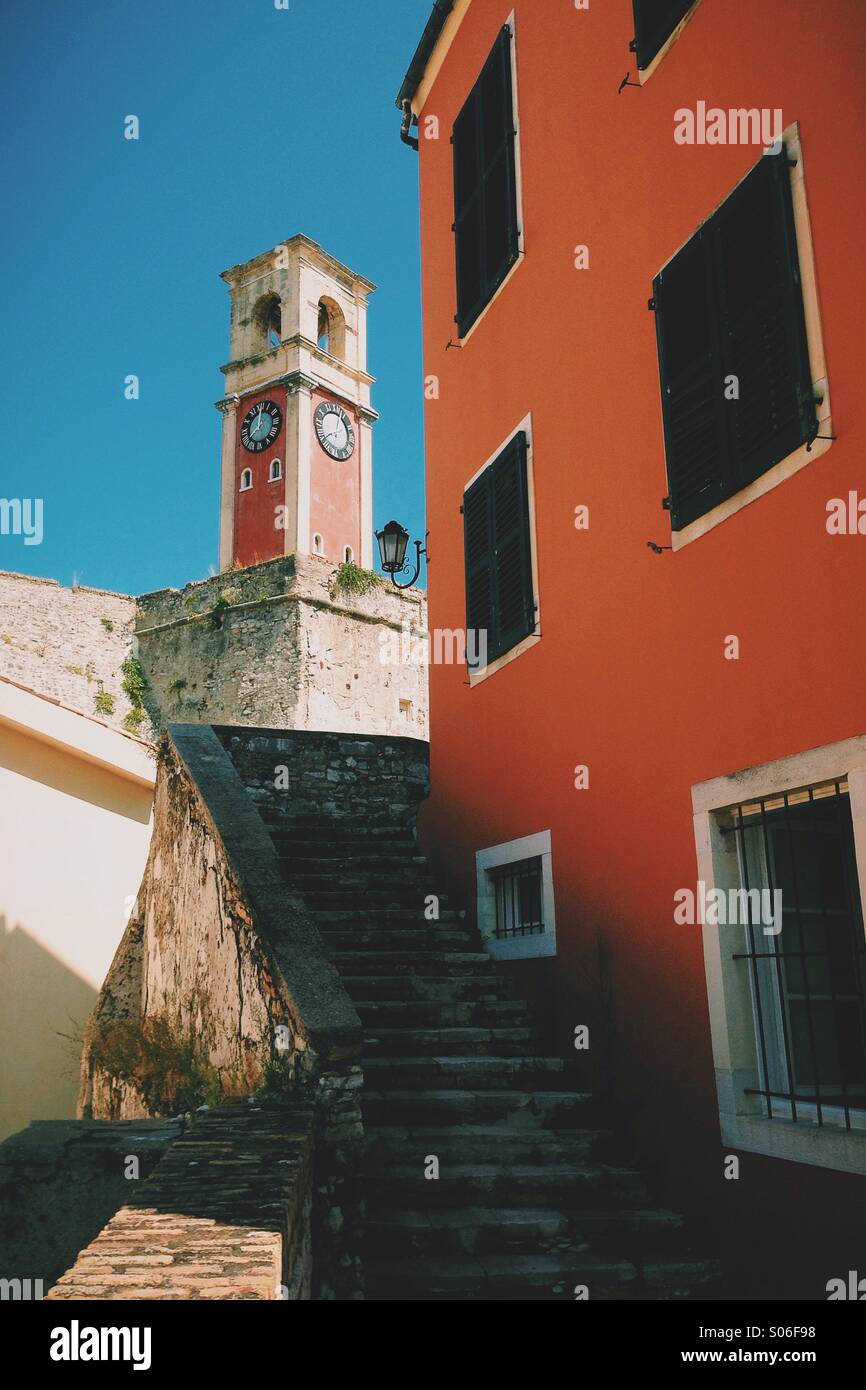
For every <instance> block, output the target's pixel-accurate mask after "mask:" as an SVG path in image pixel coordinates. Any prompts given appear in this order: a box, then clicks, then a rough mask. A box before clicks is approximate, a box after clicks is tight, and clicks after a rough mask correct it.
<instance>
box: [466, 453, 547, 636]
mask: <svg viewBox="0 0 866 1390" xmlns="http://www.w3.org/2000/svg"><path fill="white" fill-rule="evenodd" d="M526 455H527V441H526V434H525V433H524V432H523V431H522V430H521V431H520V432H519V433H518V434H517V435H515V437H514V439H512V440H511V442H510V443H509V444H508V445H507V446H506V448H505V449H504V450H503V451H502V453H501V454H500V455H499V457H498V458H497V459H496V460H495V462H494V463H492V464H491V465H490V467H489V468H487V469H485V470H484V472H483V473H482V474H481V476H480V478H478V479H477V480H476V481H475V482H474V483H473V484H472V486H471V487H470V488H469V489H468V490H467V492H466V494H465V496H464V499H463V528H464V547H465V556H466V626H467V629H468V630H470V631H472V632H479V631H485V632H486V633H487V659H488V661H495V660H496V658H497V657H498V656H502V654H503V653H504V652H507V651H510V650H511V648H512V647H514V646H516V645H517V643H518V642H520V641H521V640H522V639H523V638H524V637H526V636H527V635H528V634H529V633H531V632H533V631H534V630H535V595H534V590H533V583H532V552H531V544H530V528H529V492H528V484H527V464H526ZM467 646H470V648H471V644H470V642H469V640H468V638H467Z"/></svg>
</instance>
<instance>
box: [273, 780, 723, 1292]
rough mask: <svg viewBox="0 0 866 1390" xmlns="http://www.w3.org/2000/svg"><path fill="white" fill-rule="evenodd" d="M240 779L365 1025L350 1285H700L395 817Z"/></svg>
mask: <svg viewBox="0 0 866 1390" xmlns="http://www.w3.org/2000/svg"><path fill="white" fill-rule="evenodd" d="M278 760H279V759H278ZM332 766H333V764H332ZM248 785H249V782H248ZM253 792H254V795H255V798H256V804H257V806H258V809H259V812H260V814H261V816H262V818H263V820H264V822H265V824H266V825H267V827H268V829H269V831H270V833H271V836H272V839H273V841H274V844H275V847H276V849H277V853H278V857H279V860H280V865H281V870H282V872H283V875H284V877H285V880H286V882H287V884H288V885H290V886H291V888H292V889H293V890H294V891H295V892H297V893H298V894H299V895H300V896H302V897H303V899H304V901H305V903H306V906H307V908H308V909H309V911H310V912H311V914H312V915H313V917H314V918H315V920H316V922H317V924H318V927H319V929H320V931H321V933H322V935H323V937H324V939H325V941H326V943H327V946H328V949H329V951H330V953H331V956H332V959H333V961H334V963H335V964H336V966H337V968H338V969H339V971H340V974H341V976H342V979H343V982H344V984H345V986H346V989H347V990H348V992H349V994H350V995H351V997H352V999H353V1000H354V1002H355V1005H356V1008H357V1010H358V1013H359V1015H360V1017H361V1020H362V1023H363V1025H364V1030H365V1045H364V1053H363V1067H364V1074H365V1092H364V1095H365V1101H364V1119H365V1132H366V1170H365V1190H366V1205H367V1222H368V1225H367V1246H366V1253H365V1269H366V1285H367V1297H368V1298H372V1299H381V1300H387V1301H400V1300H433V1299H435V1300H451V1301H467V1300H487V1301H498V1300H520V1301H523V1300H545V1299H568V1300H573V1299H575V1298H576V1297H579V1296H581V1295H580V1294H579V1293H578V1288H579V1286H584V1287H585V1288H586V1291H587V1294H588V1297H589V1298H591V1299H606V1300H612V1299H615V1300H653V1299H688V1298H712V1297H714V1296H716V1282H717V1279H718V1267H717V1264H716V1262H715V1261H713V1260H709V1259H704V1258H699V1257H697V1256H695V1255H694V1254H692V1253H691V1252H690V1249H689V1245H688V1240H687V1235H686V1232H685V1230H684V1227H683V1222H682V1219H681V1218H680V1217H679V1216H678V1215H677V1214H676V1213H674V1212H670V1211H664V1210H660V1209H658V1208H657V1207H655V1206H654V1204H653V1202H652V1199H651V1197H650V1195H649V1192H648V1190H647V1187H646V1184H645V1181H644V1178H643V1177H642V1175H641V1173H640V1172H639V1171H638V1170H637V1169H636V1168H635V1167H634V1166H633V1165H631V1164H630V1163H628V1162H624V1161H623V1160H622V1158H621V1157H620V1155H619V1153H618V1149H617V1145H616V1143H615V1140H614V1137H613V1135H612V1134H611V1133H610V1132H609V1131H608V1130H607V1129H605V1127H604V1123H603V1120H602V1118H601V1117H600V1115H599V1112H598V1109H597V1107H596V1105H595V1104H594V1102H593V1098H592V1097H591V1096H590V1095H586V1094H583V1093H581V1092H579V1091H576V1090H574V1089H573V1088H572V1085H571V1082H570V1077H569V1072H568V1071H567V1069H566V1065H565V1063H564V1062H563V1060H562V1059H560V1058H558V1057H549V1056H544V1055H541V1054H540V1052H539V1049H538V1046H537V1041H536V1035H535V1031H534V1029H533V1026H532V1024H531V1021H530V1017H529V1013H528V1009H527V1006H526V1005H525V1004H524V1002H523V1001H521V1000H516V999H513V998H509V997H508V993H507V990H506V987H505V982H504V980H503V979H502V977H501V976H500V975H499V974H498V973H497V968H496V965H495V963H494V962H493V961H492V959H491V958H490V956H489V955H488V954H487V953H486V952H485V951H484V950H483V948H482V944H481V940H480V938H479V936H478V935H477V934H476V932H475V931H474V930H471V929H470V928H469V926H468V925H467V923H466V921H465V920H464V914H463V913H462V912H461V911H459V910H457V909H456V908H455V907H454V906H453V905H452V904H450V903H449V902H448V900H447V898H446V897H445V896H444V895H442V894H438V901H439V916H438V920H436V921H427V920H425V906H424V905H425V899H426V898H427V897H428V895H431V894H433V893H435V892H436V887H435V884H434V883H433V880H432V876H431V871H430V867H429V865H428V863H427V861H426V859H425V858H424V857H423V856H422V855H420V854H419V853H418V847H417V843H416V840H415V836H414V830H413V829H412V827H411V825H410V824H409V823H407V819H406V817H405V816H403V815H400V814H398V815H396V816H395V817H394V818H393V819H392V820H388V819H383V818H382V815H381V814H377V815H376V816H372V815H370V814H362V813H361V808H360V806H359V810H358V812H357V813H356V818H354V819H353V818H352V817H348V816H346V814H345V812H343V813H342V814H341V815H340V816H332V815H311V814H302V815H298V814H297V813H293V814H292V815H290V816H287V815H286V813H285V809H284V804H283V803H282V802H281V799H280V794H279V793H277V792H272V793H271V794H270V795H267V793H266V791H265V783H264V782H263V781H261V780H259V781H258V783H257V786H256V787H255V788H254V789H253ZM433 1159H435V1160H438V1177H430V1176H427V1174H428V1173H429V1172H430V1171H431V1169H432V1168H433V1166H434V1165H433V1164H432V1162H431V1160H433ZM587 1294H584V1295H582V1296H587Z"/></svg>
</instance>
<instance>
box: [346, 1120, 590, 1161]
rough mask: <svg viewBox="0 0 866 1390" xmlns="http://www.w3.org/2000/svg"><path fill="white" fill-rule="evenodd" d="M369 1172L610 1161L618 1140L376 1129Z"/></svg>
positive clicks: (475, 1128)
mask: <svg viewBox="0 0 866 1390" xmlns="http://www.w3.org/2000/svg"><path fill="white" fill-rule="evenodd" d="M365 1141H366V1146H365V1152H366V1164H367V1168H368V1169H370V1170H372V1169H373V1168H377V1169H380V1168H383V1167H388V1166H391V1165H393V1164H398V1165H400V1164H402V1165H406V1164H413V1163H418V1162H423V1160H424V1158H425V1157H426V1156H427V1155H428V1154H435V1155H436V1157H437V1158H438V1159H439V1161H440V1162H444V1161H447V1162H448V1163H462V1164H468V1163H472V1162H476V1161H477V1162H479V1163H485V1164H496V1163H499V1164H502V1165H506V1164H513V1163H551V1164H557V1163H559V1164H562V1163H571V1164H574V1165H578V1166H579V1165H580V1164H582V1163H586V1162H587V1161H588V1160H589V1159H598V1160H605V1161H607V1160H609V1159H610V1158H611V1157H612V1154H613V1143H614V1138H613V1135H612V1133H611V1131H610V1130H606V1129H560V1130H557V1129H544V1128H543V1127H541V1126H537V1127H536V1126H530V1125H519V1126H505V1125H412V1126H410V1125H376V1126H371V1127H368V1128H367V1130H366V1134H365Z"/></svg>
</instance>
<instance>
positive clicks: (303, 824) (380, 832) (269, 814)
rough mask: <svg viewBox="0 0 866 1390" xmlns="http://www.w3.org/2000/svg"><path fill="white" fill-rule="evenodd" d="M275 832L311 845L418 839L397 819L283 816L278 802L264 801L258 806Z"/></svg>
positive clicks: (286, 839) (412, 842)
mask: <svg viewBox="0 0 866 1390" xmlns="http://www.w3.org/2000/svg"><path fill="white" fill-rule="evenodd" d="M256 809H257V810H258V813H259V815H260V816H261V818H262V820H263V821H264V823H265V825H266V826H267V829H268V831H269V833H270V834H271V836H272V837H273V838H274V839H276V838H277V837H279V838H280V841H281V843H291V844H310V845H320V846H321V845H347V846H352V847H355V846H358V847H362V848H363V847H365V846H374V845H383V844H387V843H391V844H393V845H400V846H405V845H414V846H416V847H417V844H418V841H417V839H416V837H415V835H414V833H413V831H412V829H411V827H409V826H406V825H400V824H396V823H395V822H393V821H369V822H361V823H359V822H358V821H343V822H341V821H338V820H329V819H328V818H327V817H324V818H323V817H319V818H315V817H299V816H283V815H281V814H280V811H279V809H278V808H275V806H274V803H273V802H270V803H261V804H259V805H258V806H257V808H256Z"/></svg>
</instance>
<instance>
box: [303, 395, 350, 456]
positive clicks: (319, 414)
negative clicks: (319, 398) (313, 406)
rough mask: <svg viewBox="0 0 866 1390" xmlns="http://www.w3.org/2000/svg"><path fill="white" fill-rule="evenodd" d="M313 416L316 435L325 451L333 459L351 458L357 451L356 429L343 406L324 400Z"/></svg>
mask: <svg viewBox="0 0 866 1390" xmlns="http://www.w3.org/2000/svg"><path fill="white" fill-rule="evenodd" d="M313 418H314V420H315V423H316V436H317V438H318V440H319V443H320V444H321V446H322V448H323V449H324V451H325V453H326V454H330V455H331V458H332V459H347V458H351V457H352V454H353V453H354V452H355V430H354V426H353V425H352V420H351V417H350V416H349V415H347V414H346V412H345V410H343V408H342V406H339V405H337V403H336V402H335V401H323V402H322V404H321V405H320V406H319V408H318V410H317V411H316V414H315V416H314V417H313Z"/></svg>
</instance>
